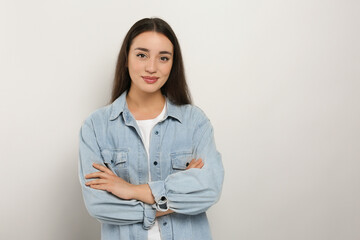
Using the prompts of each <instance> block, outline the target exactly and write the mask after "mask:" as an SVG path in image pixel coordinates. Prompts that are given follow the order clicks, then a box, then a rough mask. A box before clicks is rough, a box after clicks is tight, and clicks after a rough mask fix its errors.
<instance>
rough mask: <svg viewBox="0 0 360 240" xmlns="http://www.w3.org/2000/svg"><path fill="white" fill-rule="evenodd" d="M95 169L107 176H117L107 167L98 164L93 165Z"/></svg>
mask: <svg viewBox="0 0 360 240" xmlns="http://www.w3.org/2000/svg"><path fill="white" fill-rule="evenodd" d="M93 167H94V168H96V169H98V170H100V171H102V172H105V173H107V174H110V175H115V174H114V173H113V172H112V171H111V170H110V169H108V168H107V167H105V166H103V165H100V164H97V163H93Z"/></svg>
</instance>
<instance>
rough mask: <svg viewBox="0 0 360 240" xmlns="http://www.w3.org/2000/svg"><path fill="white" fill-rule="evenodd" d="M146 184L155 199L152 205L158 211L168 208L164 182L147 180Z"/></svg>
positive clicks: (164, 210)
mask: <svg viewBox="0 0 360 240" xmlns="http://www.w3.org/2000/svg"><path fill="white" fill-rule="evenodd" d="M148 184H149V187H150V189H151V192H152V195H153V196H154V199H155V204H154V205H152V206H153V207H154V208H155V209H156V210H157V211H160V212H166V211H167V210H169V204H168V199H167V196H166V192H165V182H164V181H155V182H149V183H148Z"/></svg>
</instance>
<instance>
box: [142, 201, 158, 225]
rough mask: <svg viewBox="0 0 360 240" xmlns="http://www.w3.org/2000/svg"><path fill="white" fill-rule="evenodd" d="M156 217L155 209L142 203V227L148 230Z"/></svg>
mask: <svg viewBox="0 0 360 240" xmlns="http://www.w3.org/2000/svg"><path fill="white" fill-rule="evenodd" d="M155 217H156V210H155V209H153V208H152V207H151V205H149V204H144V224H143V228H144V229H146V230H148V229H150V228H151V227H152V225H154V223H155Z"/></svg>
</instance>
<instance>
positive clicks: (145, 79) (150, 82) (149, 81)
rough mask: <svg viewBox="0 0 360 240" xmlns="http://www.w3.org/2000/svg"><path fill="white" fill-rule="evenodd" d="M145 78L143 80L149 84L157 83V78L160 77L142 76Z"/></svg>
mask: <svg viewBox="0 0 360 240" xmlns="http://www.w3.org/2000/svg"><path fill="white" fill-rule="evenodd" d="M141 77H142V78H143V80H144V81H145V82H147V83H149V84H152V83H155V82H157V80H158V79H159V78H158V77H153V76H141Z"/></svg>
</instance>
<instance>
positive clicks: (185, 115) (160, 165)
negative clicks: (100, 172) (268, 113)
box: [79, 92, 224, 240]
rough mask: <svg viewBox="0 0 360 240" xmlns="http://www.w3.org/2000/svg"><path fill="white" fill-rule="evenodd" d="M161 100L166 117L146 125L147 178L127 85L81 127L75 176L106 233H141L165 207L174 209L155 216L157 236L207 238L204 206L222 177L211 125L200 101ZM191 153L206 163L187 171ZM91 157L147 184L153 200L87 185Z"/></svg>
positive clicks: (111, 237) (111, 236)
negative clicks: (148, 136)
mask: <svg viewBox="0 0 360 240" xmlns="http://www.w3.org/2000/svg"><path fill="white" fill-rule="evenodd" d="M166 101H167V111H166V116H165V119H164V120H163V121H161V122H159V123H158V124H157V125H155V127H154V128H153V130H152V132H151V140H150V150H149V151H150V156H149V157H150V158H149V159H150V172H151V179H152V181H151V182H149V181H148V179H149V176H148V162H147V161H148V160H147V153H146V150H145V147H144V145H143V142H142V140H141V137H140V136H141V134H140V130H139V128H138V126H137V124H136V120H135V119H134V117H133V116H132V114H131V113H130V111H129V109H128V107H127V104H126V92H125V93H123V94H122V95H121V96H120V97H119V98H118V99H117V100H115V101H114V102H113V103H112V104H111V105H108V106H106V107H103V108H101V109H98V110H97V111H95V112H94V113H92V114H91V115H90V116H89V117H88V118H87V119H86V120H85V122H84V124H83V126H82V127H81V130H80V161H79V177H80V183H81V186H82V192H83V197H84V201H85V205H86V208H87V210H88V212H89V213H90V215H91V216H93V217H95V218H96V219H98V220H99V221H100V222H101V224H102V228H101V236H102V239H103V240H115V239H116V240H118V239H121V240H128V239H136V240H146V239H147V229H149V228H150V227H151V226H152V225H153V224H154V221H155V214H156V210H158V211H166V210H167V209H171V210H173V211H174V212H175V213H172V214H169V215H166V216H163V217H159V218H158V222H159V227H160V232H161V237H162V240H168V239H169V240H170V239H174V240H178V239H184V240H190V239H194V240H203V239H204V240H205V239H206V240H208V239H211V233H210V228H209V224H208V220H207V217H206V213H205V211H206V210H207V209H208V208H209V207H210V206H212V205H213V204H214V203H216V202H217V201H218V200H219V197H220V194H221V189H222V184H223V178H224V169H223V165H222V162H221V155H220V153H219V152H218V151H217V150H216V146H215V142H214V136H213V128H212V126H211V123H210V121H209V120H208V118H207V117H206V116H205V114H204V113H203V112H202V111H201V110H200V109H199V108H198V107H195V106H193V105H182V106H177V105H174V104H173V103H172V102H171V101H169V100H168V99H166ZM193 158H196V159H198V158H202V159H203V162H204V164H205V165H204V167H203V168H202V169H194V168H193V169H189V170H186V167H187V163H189V162H190V161H191V160H192V159H193ZM92 163H99V164H102V165H104V166H107V167H108V168H109V169H111V170H112V171H113V172H114V173H116V174H117V175H118V176H119V177H121V178H123V179H125V180H126V181H128V182H130V183H132V184H145V183H148V184H149V186H150V188H151V191H152V194H153V195H154V198H155V201H156V203H155V204H154V205H152V206H151V205H148V204H145V203H143V202H140V201H137V200H122V199H120V198H118V197H116V196H114V195H112V194H110V193H108V192H106V191H101V190H95V189H92V188H90V187H87V186H85V178H84V176H85V175H86V174H89V173H92V172H95V171H97V170H96V169H95V168H93V167H92Z"/></svg>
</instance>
